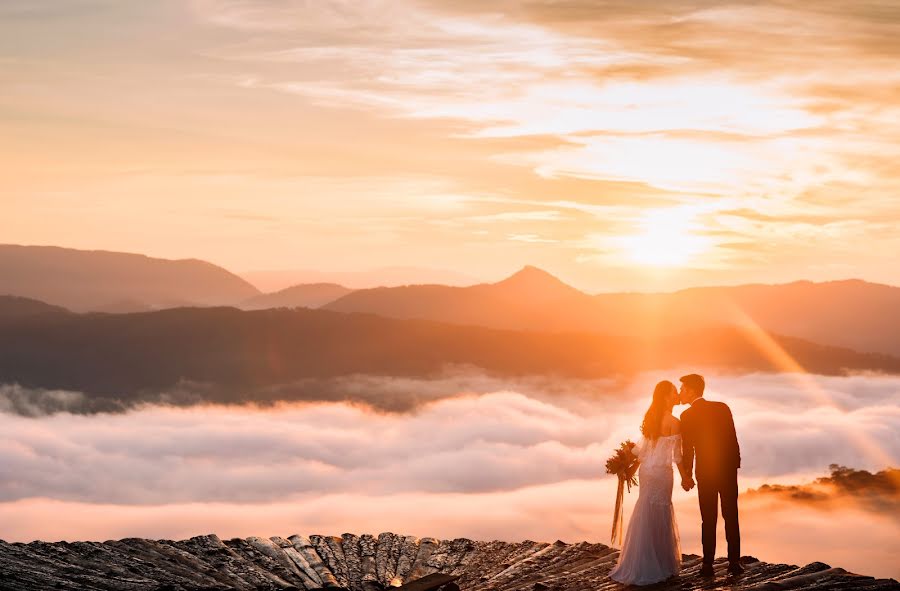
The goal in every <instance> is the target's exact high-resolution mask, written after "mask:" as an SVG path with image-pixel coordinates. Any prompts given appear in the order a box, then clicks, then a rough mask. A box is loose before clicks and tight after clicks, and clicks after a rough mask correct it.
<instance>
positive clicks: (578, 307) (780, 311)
mask: <svg viewBox="0 0 900 591" xmlns="http://www.w3.org/2000/svg"><path fill="white" fill-rule="evenodd" d="M324 309H327V310H334V311H340V312H370V313H374V314H378V315H381V316H388V317H393V318H425V319H430V320H439V321H442V322H453V323H460V324H471V325H478V326H488V327H493V328H503V329H530V330H541V331H586V332H595V333H601V334H607V335H621V336H639V337H661V336H672V335H675V334H678V333H682V332H685V331H692V330H699V329H704V328H711V327H715V326H747V325H751V326H758V327H760V328H762V329H763V330H765V331H770V332H773V333H776V334H781V335H789V336H794V337H799V338H802V339H807V340H810V341H814V342H820V343H826V344H829V345H836V346H841V347H848V348H851V349H856V350H859V351H864V352H877V353H886V354H891V355H900V288H897V287H892V286H888V285H879V284H874V283H867V282H864V281H859V280H846V281H832V282H825V283H813V282H810V281H798V282H795V283H788V284H783V285H743V286H735V287H698V288H692V289H686V290H682V291H677V292H673V293H610V294H597V295H589V294H586V293H584V292H581V291H579V290H577V289H575V288H574V287H571V286H569V285H566V284H565V283H563V282H562V281H560V280H559V279H557V278H556V277H554V276H553V275H551V274H549V273H547V272H545V271H542V270H540V269H537V268H535V267H525V268H523V269H522V270H520V271H519V272H517V273H515V274H514V275H512V276H511V277H509V278H507V279H505V280H503V281H500V282H498V283H492V284H481V285H474V286H471V287H449V286H442V285H411V286H404V287H381V288H374V289H364V290H356V291H354V292H352V293H349V294H347V295H345V296H344V297H342V298H340V299H338V300H335V301H334V302H331V303H329V304H326V305H325V306H324Z"/></svg>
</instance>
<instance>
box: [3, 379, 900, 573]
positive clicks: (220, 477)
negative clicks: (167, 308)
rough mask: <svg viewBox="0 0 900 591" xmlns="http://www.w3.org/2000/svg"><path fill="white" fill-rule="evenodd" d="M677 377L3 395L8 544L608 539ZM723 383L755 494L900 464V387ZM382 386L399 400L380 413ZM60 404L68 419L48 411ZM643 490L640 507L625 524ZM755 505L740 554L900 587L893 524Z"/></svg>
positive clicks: (885, 517) (689, 532)
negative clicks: (153, 398) (636, 453)
mask: <svg viewBox="0 0 900 591" xmlns="http://www.w3.org/2000/svg"><path fill="white" fill-rule="evenodd" d="M683 373H687V372H686V371H685V372H683ZM678 375H680V373H679V372H674V373H672V374H662V373H659V372H655V373H647V374H642V375H640V376H638V377H637V378H636V379H634V380H631V381H628V382H616V381H612V380H590V381H579V380H553V379H550V378H530V379H523V380H516V381H510V380H498V379H496V378H490V377H487V376H483V375H479V374H476V373H466V372H456V373H450V374H448V375H447V376H446V377H445V378H443V379H440V380H429V381H422V380H413V379H405V378H404V379H395V378H385V377H374V376H353V377H345V378H341V379H340V380H339V381H337V382H335V383H332V384H329V385H328V387H327V388H324V389H322V390H323V391H324V390H327V391H328V392H330V393H331V394H335V393H341V394H340V395H335V399H334V400H332V401H321V400H313V401H309V402H291V403H275V404H267V405H264V406H256V405H230V406H225V405H210V404H206V403H202V401H200V403H197V404H193V405H185V404H183V403H181V402H179V403H178V404H144V405H141V406H138V407H136V408H133V409H131V410H127V411H125V412H115V413H94V414H81V413H78V412H67V411H66V410H65V406H66V405H70V406H71V405H73V404H74V405H76V406H77V404H78V401H79V400H81V401H83V400H84V399H85V398H87V397H85V395H83V394H81V393H75V392H59V391H56V392H47V391H37V392H36V391H29V390H27V389H23V388H21V387H18V386H3V387H0V409H2V410H3V412H2V413H0V433H2V435H0V522H2V523H3V524H4V527H3V535H2V537H3V538H4V539H6V540H7V541H30V540H33V539H43V540H58V539H67V540H73V539H99V540H103V539H111V538H121V537H126V536H142V537H151V538H160V537H163V538H183V537H188V536H191V535H197V534H200V533H209V532H215V533H217V534H219V535H220V536H221V537H225V538H227V537H232V536H248V535H287V534H292V533H329V534H340V533H343V532H345V531H352V532H356V533H365V532H370V533H378V532H380V531H395V532H398V533H410V534H413V535H420V536H425V535H431V536H437V537H457V536H465V537H471V538H482V539H484V538H487V539H495V538H498V539H507V540H520V539H526V538H528V539H535V540H547V541H552V540H555V539H563V540H565V541H577V540H591V541H600V542H604V543H609V539H608V537H609V527H610V520H611V515H612V504H613V500H614V489H615V483H614V480H613V479H612V477H610V476H607V475H605V474H604V469H603V464H604V461H605V459H606V458H607V457H608V455H609V454H610V452H611V451H612V449H613V448H614V447H615V446H616V445H617V444H618V443H619V442H620V441H622V440H624V439H626V438H632V439H636V438H637V437H638V435H639V433H638V425H639V424H640V418H641V416H642V414H643V411H644V410H645V409H646V406H647V404H648V401H649V396H650V392H651V391H652V389H653V385H654V384H655V383H656V382H657V381H658V380H660V379H666V378H668V379H673V380H675V381H677V376H678ZM707 379H708V384H709V386H708V392H707V397H708V398H710V399H715V400H722V401H725V402H727V403H728V404H729V405H730V406H731V408H732V411H733V414H734V417H735V422H736V426H737V431H738V437H739V440H740V444H741V453H742V456H743V464H742V469H741V472H740V476H741V479H740V486H741V490H742V491H743V490H746V489H747V488H755V487H758V486H760V485H761V484H764V483H779V484H794V483H800V482H807V481H810V480H812V479H814V478H816V477H818V476H823V475H826V474H827V472H828V465H829V464H831V463H838V464H844V465H847V466H852V467H855V468H860V469H868V470H872V471H874V470H879V469H883V468H885V467H886V466H887V465H895V466H896V465H900V461H898V460H900V378H898V377H889V376H877V375H859V376H848V377H822V376H804V375H798V374H751V375H744V376H714V375H707ZM354 393H362V394H364V395H360V396H356V395H354ZM373 393H375V394H377V395H379V396H382V397H384V398H385V399H392V398H393V399H396V400H398V401H401V402H402V403H398V404H396V405H384V404H382V405H377V404H375V405H373V404H372V398H373V396H374V395H375V394H373ZM182 398H183V397H182ZM48 400H49V401H51V402H53V404H57V407H55V408H51V409H50V410H48ZM179 400H181V398H180V399H179ZM410 401H412V402H410ZM29 405H30V406H29ZM51 406H52V405H51ZM683 408H685V407H676V410H675V414H676V415H677V414H679V413H680V412H681V410H682V409H683ZM23 409H25V412H23ZM636 497H637V491H634V492H633V493H631V495H629V497H628V501H627V505H626V519H627V517H628V515H629V514H630V510H631V506H632V505H633V502H634V500H635V499H636ZM674 502H675V505H676V511H677V515H678V520H679V525H680V528H681V533H682V540H683V548H682V549H683V550H684V551H685V552H699V549H700V547H699V511H698V509H697V506H696V495H695V492H691V493H685V492H684V491H682V490H681V489H680V488H677V486H676V491H675V493H674ZM741 503H742V504H741V511H742V531H743V538H744V544H743V552H744V554H752V555H755V556H757V557H759V558H761V559H763V560H770V561H775V562H793V563H806V562H811V561H813V560H821V561H825V562H831V563H832V564H836V565H839V566H843V567H845V568H850V569H852V570H857V571H860V572H865V573H866V574H873V575H881V576H894V577H897V576H900V568H898V567H897V566H896V564H895V562H896V561H895V560H894V557H895V556H897V555H898V554H900V516H898V515H896V514H885V513H883V512H881V513H879V512H875V511H872V510H871V508H870V507H869V508H867V507H866V506H863V505H857V504H855V503H853V502H852V501H851V500H847V501H846V502H842V503H841V504H840V506H839V508H838V510H835V505H834V504H830V505H829V506H828V507H829V508H828V511H827V512H826V511H823V510H822V509H820V508H817V507H815V506H810V505H806V504H803V503H801V502H795V501H792V500H791V499H789V498H781V497H778V498H771V497H767V496H765V495H762V496H760V495H757V496H745V497H742V501H741ZM720 533H721V532H720ZM861 547H866V548H868V549H867V550H866V551H865V552H862V551H860V548H861ZM724 549H725V546H724V539H723V540H722V546H721V552H722V553H723V554H724Z"/></svg>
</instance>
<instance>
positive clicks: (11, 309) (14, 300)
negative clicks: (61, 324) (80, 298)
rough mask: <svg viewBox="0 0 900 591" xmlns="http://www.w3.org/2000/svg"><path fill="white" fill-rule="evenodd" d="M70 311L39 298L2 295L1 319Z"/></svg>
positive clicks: (0, 298)
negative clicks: (40, 300)
mask: <svg viewBox="0 0 900 591" xmlns="http://www.w3.org/2000/svg"><path fill="white" fill-rule="evenodd" d="M68 313H69V311H68V310H66V309H65V308H60V307H59V306H51V305H50V304H45V303H44V302H39V301H38V300H32V299H30V298H22V297H18V296H0V320H10V319H14V318H26V317H28V316H36V315H41V314H68Z"/></svg>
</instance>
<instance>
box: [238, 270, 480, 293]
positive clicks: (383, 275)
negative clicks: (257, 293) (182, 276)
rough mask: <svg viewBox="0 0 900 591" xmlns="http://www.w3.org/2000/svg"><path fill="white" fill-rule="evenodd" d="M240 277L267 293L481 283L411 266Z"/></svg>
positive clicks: (255, 273) (252, 273) (257, 273)
mask: <svg viewBox="0 0 900 591" xmlns="http://www.w3.org/2000/svg"><path fill="white" fill-rule="evenodd" d="M239 275H240V276H241V277H243V278H244V279H246V280H247V281H249V282H250V283H252V284H253V285H255V286H256V287H258V288H259V289H261V290H263V291H266V292H270V291H276V290H280V289H286V288H288V287H290V286H292V285H298V284H308V283H337V284H339V285H346V286H347V287H350V288H352V289H365V288H370V287H379V286H388V287H393V286H397V285H409V284H422V283H429V284H432V283H436V284H441V285H474V284H475V283H479V282H480V281H481V280H480V279H476V278H475V277H472V276H470V275H466V274H464V273H458V272H456V271H450V270H447V269H434V268H428V267H410V266H392V267H380V268H377V269H372V270H369V271H329V270H324V271H323V270H314V269H287V270H281V271H246V272H243V273H239Z"/></svg>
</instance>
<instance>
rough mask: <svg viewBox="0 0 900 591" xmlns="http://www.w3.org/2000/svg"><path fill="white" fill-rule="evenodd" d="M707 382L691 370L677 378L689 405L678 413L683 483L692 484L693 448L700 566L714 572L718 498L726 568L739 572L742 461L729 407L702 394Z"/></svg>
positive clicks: (706, 572) (703, 571) (689, 486)
mask: <svg viewBox="0 0 900 591" xmlns="http://www.w3.org/2000/svg"><path fill="white" fill-rule="evenodd" d="M705 388H706V382H705V381H704V380H703V376H700V375H697V374H695V373H692V374H690V375H686V376H684V377H682V378H681V390H679V395H680V401H681V404H690V405H691V407H690V408H687V409H685V410H684V412H683V413H681V442H682V456H683V460H682V473H681V487H682V488H683V489H684V490H691V489H692V488H694V479H693V477H692V476H691V473H692V472H693V466H694V453H695V452H696V454H697V494H698V496H699V497H700V517H701V518H702V520H703V567H702V568H701V569H700V574H701V575H703V576H712V575H713V574H714V572H713V566H712V564H713V559H714V558H715V556H716V519H717V518H718V514H719V499H721V500H722V519H723V520H724V521H725V538H726V539H727V540H728V572H730V573H731V574H733V575H739V574H741V573H742V572H744V568H743V567H742V566H741V563H740V558H741V530H740V526H739V525H738V506H737V500H738V486H737V470H738V468H740V467H741V450H740V448H739V447H738V440H737V434H736V433H735V430H734V420H733V419H732V417H731V409H729V408H728V406H727V405H726V404H725V403H723V402H713V401H711V400H706V399H705V398H703V390H704V389H705Z"/></svg>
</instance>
